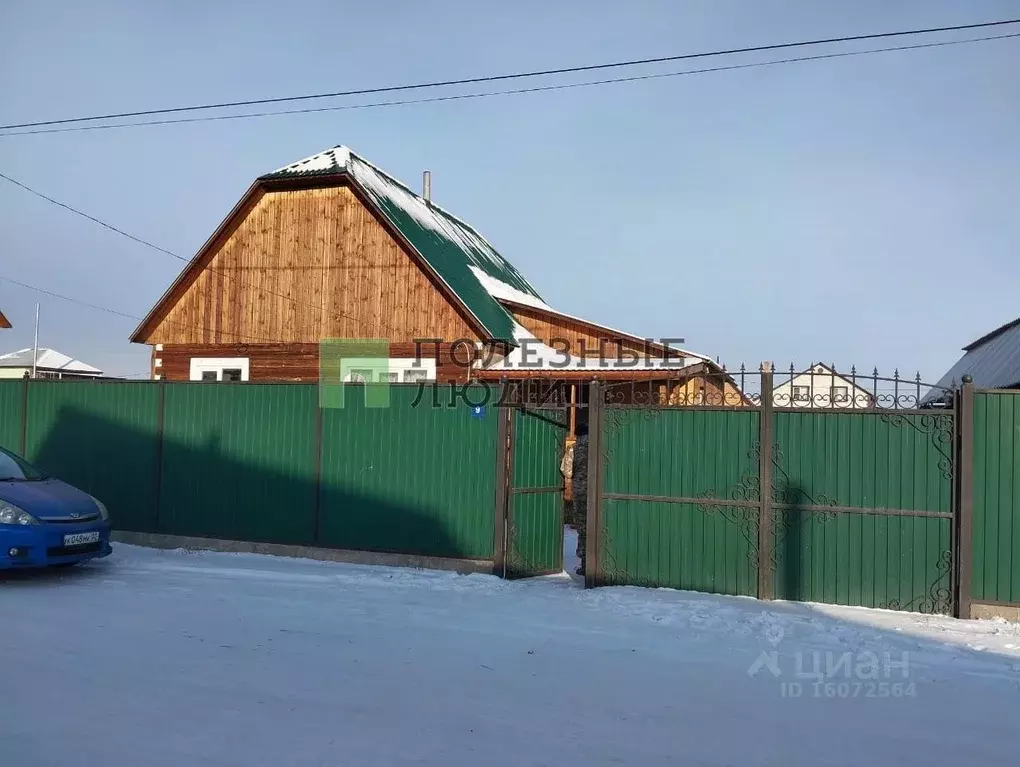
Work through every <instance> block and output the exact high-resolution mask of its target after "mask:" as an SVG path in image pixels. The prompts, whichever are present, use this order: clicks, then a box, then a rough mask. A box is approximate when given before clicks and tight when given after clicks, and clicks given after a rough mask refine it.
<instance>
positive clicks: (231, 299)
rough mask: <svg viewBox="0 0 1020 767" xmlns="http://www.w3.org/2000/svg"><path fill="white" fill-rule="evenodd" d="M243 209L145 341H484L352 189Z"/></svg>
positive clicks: (287, 193) (263, 195) (275, 194)
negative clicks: (240, 217) (377, 339)
mask: <svg viewBox="0 0 1020 767" xmlns="http://www.w3.org/2000/svg"><path fill="white" fill-rule="evenodd" d="M245 207H246V210H243V211H242V215H243V218H242V219H241V220H240V222H239V223H237V225H236V226H234V227H232V228H228V229H226V230H225V232H224V234H223V236H222V238H220V241H218V242H215V243H213V247H212V251H211V255H210V256H209V257H208V259H203V262H204V267H205V268H204V269H202V270H201V271H198V273H197V275H196V276H195V277H194V278H193V279H192V280H190V282H187V283H186V284H185V285H184V286H183V288H182V290H181V293H180V295H178V296H177V297H176V301H175V302H173V303H172V306H171V307H170V308H169V309H168V311H167V313H166V315H165V316H164V317H162V318H161V319H160V321H159V322H158V323H157V324H156V325H155V326H154V327H153V330H152V332H151V333H149V334H147V336H146V337H145V338H144V339H139V340H143V342H144V343H150V344H157V343H160V344H164V345H168V344H176V345H180V344H190V345H194V344H214V345H215V344H234V343H245V344H247V345H248V346H249V347H254V346H255V345H256V344H271V345H272V344H312V345H314V344H316V343H317V342H318V341H320V340H322V339H324V338H385V339H388V340H390V341H393V342H397V343H408V342H411V341H413V340H414V339H417V338H444V339H446V340H454V339H458V338H467V339H471V340H472V341H474V340H478V339H479V336H478V333H477V332H476V331H475V330H474V329H473V328H472V326H471V324H470V320H469V318H468V317H466V316H464V314H463V311H462V310H461V309H459V308H458V307H456V306H455V305H453V304H452V303H451V302H450V301H448V300H447V298H446V296H444V294H443V293H442V292H441V290H440V286H439V285H437V284H436V282H435V281H434V278H432V277H431V276H430V275H429V274H428V273H427V272H426V271H425V269H424V268H423V267H421V266H420V265H419V264H418V263H417V261H416V260H414V259H412V258H411V256H410V255H409V254H408V253H407V252H406V251H405V250H404V249H403V247H402V246H401V245H400V244H399V243H398V242H397V241H396V240H395V239H394V237H393V236H392V235H391V234H390V232H389V231H388V229H387V228H386V227H385V226H384V224H383V223H382V222H381V221H380V220H379V219H377V218H376V217H375V216H374V215H373V213H372V212H371V211H369V210H368V208H366V207H365V206H364V205H363V204H362V202H361V201H360V200H359V199H358V198H357V196H356V195H355V194H354V193H353V192H352V191H351V189H350V188H348V187H346V186H329V187H324V188H321V187H320V188H310V189H298V190H282V191H268V192H260V193H258V194H256V195H255V196H254V197H253V199H252V201H251V203H250V204H249V205H247V206H245ZM245 213H246V215H244V214H245ZM275 353H276V352H270V351H269V350H267V355H268V356H269V357H272V355H273V354H275Z"/></svg>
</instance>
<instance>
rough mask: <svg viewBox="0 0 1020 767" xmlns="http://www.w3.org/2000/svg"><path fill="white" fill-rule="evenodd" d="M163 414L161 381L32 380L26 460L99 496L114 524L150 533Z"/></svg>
mask: <svg viewBox="0 0 1020 767" xmlns="http://www.w3.org/2000/svg"><path fill="white" fill-rule="evenodd" d="M19 388H20V387H19ZM158 419H159V387H158V385H157V384H152V383H148V382H138V381H134V382H127V381H125V382H114V381H103V382H99V381H74V382H70V381H44V380H43V381H40V380H37V381H32V382H31V383H30V384H29V387H28V423H27V428H26V450H25V452H26V453H27V455H26V457H27V458H28V460H30V461H31V462H32V463H34V464H36V465H37V466H39V468H41V469H42V470H43V471H45V472H47V473H49V474H52V475H54V476H56V477H59V478H60V479H62V480H64V481H66V482H69V483H70V484H72V485H74V486H75V487H78V488H80V489H81V490H84V491H85V492H87V493H90V494H91V495H94V496H95V497H97V498H99V499H100V500H101V501H102V502H103V503H104V504H106V506H107V508H108V509H109V510H110V522H111V524H112V525H113V526H114V527H115V528H117V529H119V530H132V531H136V532H153V531H155V523H156V514H155V513H156V472H157V455H158V452H157V450H158V448H157V444H158V434H157V424H158Z"/></svg>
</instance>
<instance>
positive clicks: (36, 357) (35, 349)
mask: <svg viewBox="0 0 1020 767" xmlns="http://www.w3.org/2000/svg"><path fill="white" fill-rule="evenodd" d="M38 362H39V304H36V305H35V341H34V342H33V344H32V378H35V371H36V365H37V364H38Z"/></svg>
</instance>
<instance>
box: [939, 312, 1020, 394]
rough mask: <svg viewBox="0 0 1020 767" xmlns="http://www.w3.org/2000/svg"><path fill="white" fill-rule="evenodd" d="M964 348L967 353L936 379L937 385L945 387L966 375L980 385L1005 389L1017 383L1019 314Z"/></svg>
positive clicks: (1018, 382) (1019, 360)
mask: <svg viewBox="0 0 1020 767" xmlns="http://www.w3.org/2000/svg"><path fill="white" fill-rule="evenodd" d="M963 348H964V351H965V352H966V354H964V355H963V356H962V357H960V359H959V360H957V362H956V364H955V365H953V366H952V367H951V368H949V370H948V371H947V372H946V374H945V375H944V376H942V378H940V379H939V381H938V383H937V384H936V385H937V386H942V387H946V388H948V387H950V386H951V385H952V384H953V383H959V382H960V380H961V379H962V378H963V376H965V375H969V376H970V377H971V378H973V379H974V385H975V386H977V387H980V388H982V389H1006V388H1012V387H1014V386H1017V385H1018V384H1020V318H1017V319H1015V320H1013V321H1012V322H1007V323H1006V324H1005V325H1001V326H1000V327H998V328H996V329H995V330H993V331H992V332H990V333H987V334H986V335H983V336H982V337H981V338H979V339H977V340H976V341H973V342H971V343H969V344H967V345H966V346H965V347H963Z"/></svg>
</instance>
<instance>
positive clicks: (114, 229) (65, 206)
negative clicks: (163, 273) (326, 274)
mask: <svg viewBox="0 0 1020 767" xmlns="http://www.w3.org/2000/svg"><path fill="white" fill-rule="evenodd" d="M0 178H2V179H4V180H5V181H9V182H10V183H12V184H14V185H15V186H17V187H19V188H20V189H23V190H24V191H26V192H28V193H30V194H33V195H35V196H36V197H39V198H41V199H43V200H46V201H47V202H49V203H52V204H53V205H57V206H59V207H61V208H63V209H64V210H67V211H70V212H71V213H74V214H75V215H76V216H81V217H82V218H84V219H86V220H88V221H91V222H92V223H94V224H98V225H99V226H102V227H104V228H105V229H109V230H110V231H111V232H115V233H117V234H119V235H121V236H123V237H127V238H128V239H129V240H132V241H134V242H137V243H140V244H142V245H145V246H146V247H149V248H152V249H153V250H155V251H157V252H159V253H164V254H166V255H168V256H171V257H172V258H176V259H177V260H178V261H183V262H184V263H186V264H190V263H192V261H193V259H188V258H185V257H184V256H181V255H178V254H177V253H174V252H173V251H170V250H167V249H166V248H161V247H160V246H159V245H155V244H153V243H151V242H149V241H148V240H143V239H142V238H141V237H136V236H135V235H133V234H130V233H129V232H125V231H124V230H123V229H120V228H118V227H116V226H114V225H113V224H108V223H106V222H105V221H102V220H100V219H98V218H96V217H95V216H90V215H89V214H88V213H85V212H84V211H81V210H78V208H75V207H73V206H71V205H68V204H67V203H63V202H61V201H60V200H55V199H54V198H52V197H50V196H48V195H45V194H43V193H42V192H40V191H38V190H36V189H33V188H32V187H30V186H28V185H27V184H23V183H21V182H20V181H17V180H15V179H13V178H11V177H10V176H8V175H6V174H4V173H0ZM201 271H203V272H209V273H210V274H215V275H218V276H220V277H223V278H224V279H226V280H230V281H231V282H234V283H236V284H237V285H238V286H239V287H243V288H250V289H252V290H255V291H257V292H259V293H266V294H268V295H271V296H276V297H277V298H282V299H284V300H287V301H291V302H292V303H294V304H296V305H300V306H307V307H310V308H312V309H315V310H316V311H320V312H321V311H326V312H327V313H328V314H331V315H332V316H333V317H335V318H337V319H339V318H344V319H349V320H354V321H355V322H361V321H362V319H361V318H359V317H355V316H354V315H351V314H347V313H345V312H339V311H337V310H335V309H330V310H327V309H326V307H325V305H324V304H312V303H309V302H307V301H299V300H298V299H296V298H294V297H293V296H290V295H287V294H286V293H277V292H275V291H273V290H270V289H268V288H265V287H263V286H261V285H253V284H251V283H246V282H241V281H240V280H238V279H237V278H235V277H233V276H232V275H230V274H227V273H226V272H223V271H219V270H217V269H213V268H212V267H211V266H209V265H206V266H203V267H201ZM5 279H6V278H5ZM8 281H9V282H15V281H14V280H8ZM25 287H31V286H25ZM32 289H33V290H35V289H36V288H32ZM41 292H45V291H41ZM57 297H58V298H65V297H64V296H57ZM69 300H70V299H69ZM92 308H94V309H100V310H101V311H111V312H112V310H105V309H102V308H101V307H96V306H93V307H92ZM112 313H116V312H112ZM123 316H130V315H123ZM133 319H137V320H139V321H141V320H142V318H141V317H133ZM163 321H164V322H166V321H167V320H166V319H164V320H163ZM169 324H178V325H179V324H180V323H172V322H171V323H169ZM380 324H381V327H383V328H385V329H387V330H390V331H393V332H396V331H395V330H394V328H393V327H392V326H390V325H389V324H387V323H383V322H382V321H381V320H380ZM181 327H184V328H191V329H193V330H203V331H209V332H212V333H216V331H215V330H212V329H211V328H197V327H194V326H189V325H181ZM219 332H220V333H222V334H226V335H232V336H240V335H241V334H239V333H233V332H229V331H224V330H220V331H219ZM253 338H254V337H253ZM260 340H263V341H265V342H266V343H285V342H284V341H281V340H280V339H260Z"/></svg>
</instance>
